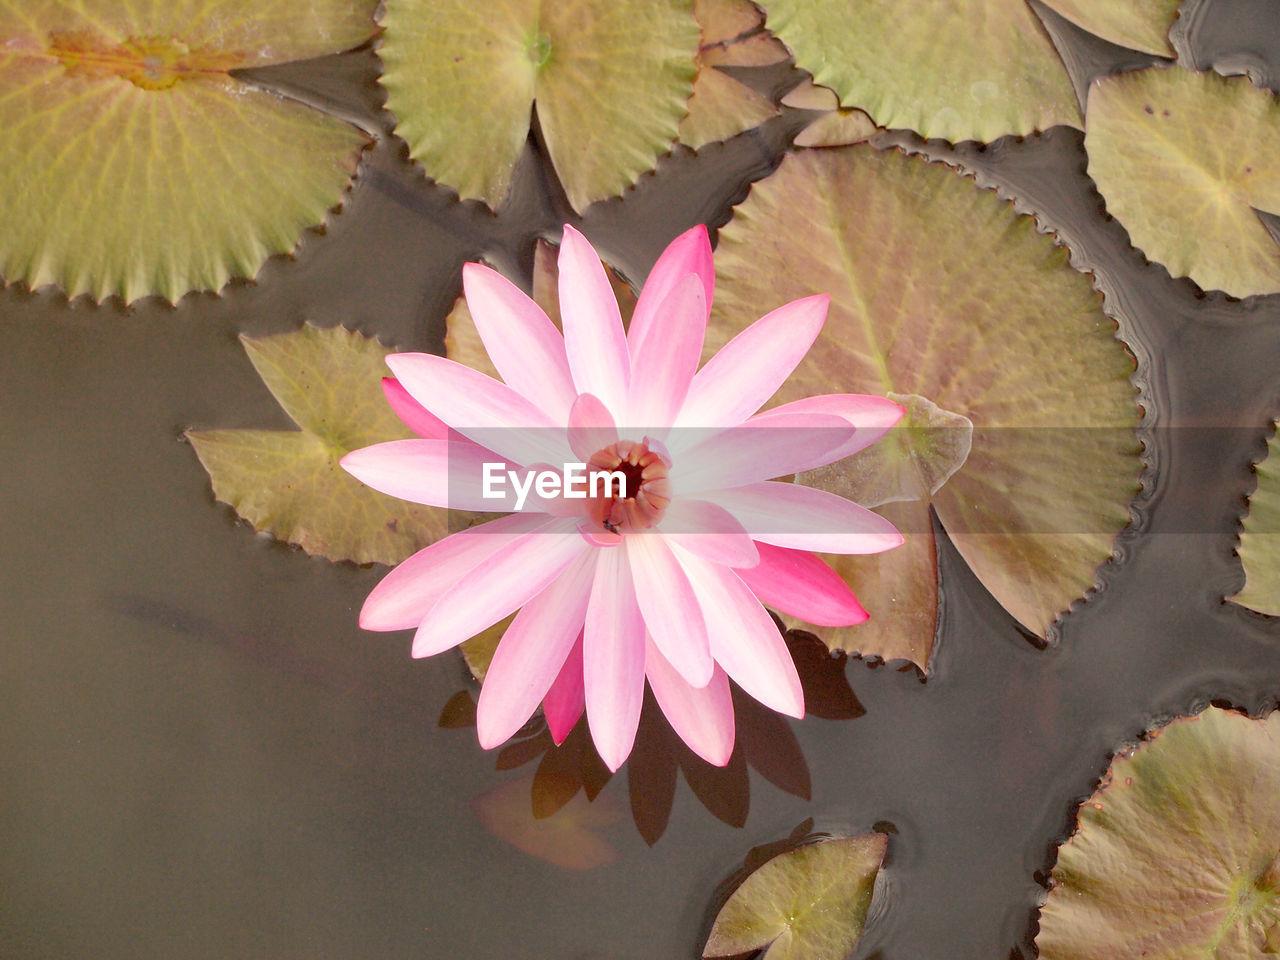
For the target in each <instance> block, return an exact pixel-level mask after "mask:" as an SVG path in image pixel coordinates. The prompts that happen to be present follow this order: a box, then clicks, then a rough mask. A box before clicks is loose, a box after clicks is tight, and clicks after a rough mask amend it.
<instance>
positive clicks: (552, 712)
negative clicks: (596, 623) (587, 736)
mask: <svg viewBox="0 0 1280 960" xmlns="http://www.w3.org/2000/svg"><path fill="white" fill-rule="evenodd" d="M586 707H587V697H586V687H585V685H584V684H583V680H582V632H581V631H579V632H578V639H577V640H576V641H574V644H573V649H572V650H570V651H569V656H567V657H565V661H564V664H563V665H562V666H561V667H560V672H559V673H558V674H556V678H555V679H554V680H553V681H551V689H550V690H548V691H547V695H546V696H545V697H543V698H542V712H543V714H544V715H545V716H546V718H547V729H548V730H549V731H550V732H551V739H552V740H553V741H555V743H556V745H557V746H559V745H560V744H562V743H564V741H565V737H567V736H569V734H570V733H572V732H573V728H574V727H575V726H576V725H577V723H578V720H579V719H580V718H581V717H582V712H583V711H584V710H585V709H586Z"/></svg>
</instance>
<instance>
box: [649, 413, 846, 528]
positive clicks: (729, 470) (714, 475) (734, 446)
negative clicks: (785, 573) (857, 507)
mask: <svg viewBox="0 0 1280 960" xmlns="http://www.w3.org/2000/svg"><path fill="white" fill-rule="evenodd" d="M853 432H854V428H853V427H851V426H849V423H848V421H846V420H843V419H841V418H840V417H833V416H831V415H830V414H791V415H789V416H777V417H770V418H769V419H767V420H761V421H747V422H746V423H740V424H738V425H737V426H735V427H728V428H726V429H724V430H719V431H716V432H714V433H711V434H710V436H707V437H706V439H703V440H701V441H700V442H698V443H696V444H695V445H694V446H692V447H690V448H689V449H687V450H682V451H680V452H679V453H676V454H673V460H674V464H673V466H672V468H671V486H672V489H673V490H674V491H675V492H676V493H677V494H679V495H681V496H685V495H688V494H690V493H698V492H700V491H704V490H721V489H724V488H726V487H737V486H741V485H743V484H748V483H756V482H757V481H760V480H768V479H769V478H771V477H777V476H782V475H783V474H788V473H794V472H795V464H797V463H808V462H809V461H811V460H813V459H814V458H820V457H824V456H826V455H827V454H828V453H829V452H830V451H832V450H834V449H837V448H839V447H841V446H843V445H844V444H845V443H846V442H848V440H849V438H850V437H851V436H852V435H853ZM687 433H695V434H699V435H704V431H701V430H697V431H688V432H687ZM684 436H686V434H681V437H684ZM706 499H708V500H716V498H715V497H707V498H706ZM716 502H719V501H718V500H716ZM738 519H740V520H741V519H742V518H741V517H739V518H738ZM746 527H747V529H748V530H751V531H752V536H754V535H755V532H754V530H752V528H751V525H750V524H746Z"/></svg>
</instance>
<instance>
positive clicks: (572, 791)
mask: <svg viewBox="0 0 1280 960" xmlns="http://www.w3.org/2000/svg"><path fill="white" fill-rule="evenodd" d="M786 641H787V647H788V649H789V650H790V651H791V656H792V659H793V660H794V661H795V664H796V669H797V670H798V671H799V674H800V682H801V684H802V686H803V687H804V696H805V704H806V709H807V713H808V715H809V716H811V717H818V718H822V719H826V720H849V719H853V718H856V717H860V716H862V715H863V714H864V713H865V712H866V711H865V710H864V709H863V707H862V705H861V704H860V703H859V702H858V698H857V697H856V696H855V695H854V692H853V689H852V688H851V687H850V686H849V681H848V679H847V677H846V676H845V661H846V657H845V656H844V655H843V654H835V655H833V654H831V653H829V652H828V650H827V648H826V646H825V645H824V644H823V643H822V642H821V641H820V640H817V639H816V638H814V637H812V636H811V635H809V634H806V633H797V632H795V631H792V632H789V633H788V634H787V635H786ZM733 709H734V714H735V717H736V721H737V741H736V744H735V746H734V751H733V755H732V757H730V759H729V763H728V764H727V765H725V766H724V767H714V766H712V765H711V764H709V763H707V762H706V761H704V760H702V759H701V758H700V757H698V756H697V755H696V754H695V753H694V752H693V751H692V750H690V749H689V748H688V747H687V746H686V745H685V743H684V741H682V740H681V739H680V737H679V736H677V735H676V733H675V731H674V730H672V729H671V727H670V725H669V724H668V723H667V722H666V719H665V718H664V717H663V716H662V711H661V710H660V709H659V708H658V705H657V703H656V701H654V699H653V695H652V694H651V693H650V692H649V691H648V690H647V689H646V691H645V702H644V708H643V711H642V712H641V716H640V726H639V729H638V730H637V732H636V741H635V747H634V748H633V750H632V752H631V757H630V759H629V761H628V762H627V766H626V776H627V788H628V795H629V798H630V806H631V817H632V820H634V822H635V825H636V829H637V830H639V832H640V835H641V836H642V837H643V838H644V839H645V841H646V842H647V843H649V844H650V845H652V844H655V843H657V842H658V840H659V838H660V837H661V836H662V834H663V832H664V831H665V830H666V828H667V823H668V821H669V820H670V817H671V810H672V806H673V804H674V802H675V795H676V782H677V779H678V777H677V774H678V773H682V774H683V775H684V780H685V782H686V783H687V784H688V785H689V788H690V790H692V792H693V794H694V796H695V797H697V798H698V801H699V802H700V803H701V804H702V805H703V806H704V807H705V808H706V809H707V811H708V812H710V813H711V814H712V815H713V816H715V817H716V818H717V819H718V820H720V821H722V822H723V823H725V824H728V825H729V826H731V827H741V826H743V825H744V824H745V823H746V822H747V815H748V813H749V811H750V776H749V773H748V771H749V770H751V769H754V770H755V771H756V772H757V773H758V774H760V775H761V776H762V777H764V779H766V780H768V781H769V782H770V783H771V784H773V785H774V786H775V787H777V788H778V789H779V790H782V791H785V792H786V793H790V794H792V795H793V796H796V797H800V798H801V799H803V800H808V799H809V798H810V788H811V781H810V776H809V765H808V763H807V762H806V761H805V757H804V752H803V751H802V750H801V748H800V742H799V741H798V740H797V739H796V736H795V733H794V732H793V731H792V729H791V724H790V721H788V720H787V718H785V717H783V716H782V715H781V714H778V713H775V712H774V711H772V710H770V709H768V708H767V707H765V706H763V705H762V704H760V703H758V702H757V701H756V700H754V699H753V698H751V697H749V696H747V695H746V694H744V693H743V692H742V691H741V690H739V689H738V688H737V687H733ZM475 711H476V704H475V698H474V695H473V693H472V691H471V690H470V689H466V690H460V691H458V692H457V693H455V694H454V695H453V696H452V697H451V698H450V699H449V701H448V702H447V703H446V704H445V706H444V709H443V710H442V711H441V714H440V719H439V725H440V726H441V727H445V728H450V729H460V728H469V727H474V726H475V722H476V719H475ZM535 761H536V763H537V766H536V768H535V769H534V772H533V774H532V775H531V776H526V777H524V778H522V779H521V780H517V781H511V782H509V783H506V784H503V785H502V786H501V787H500V788H494V790H491V791H487V792H486V793H485V794H482V795H481V796H480V797H477V798H476V799H475V800H474V801H473V809H475V810H477V816H480V819H481V820H482V821H483V822H484V823H485V825H486V827H488V828H489V829H490V830H491V831H492V832H494V833H495V834H497V835H498V836H500V837H502V838H503V839H505V840H508V841H509V842H511V843H513V844H514V845H515V846H517V847H519V848H520V849H522V850H526V852H530V853H534V855H535V856H540V857H542V858H543V859H548V860H549V861H550V862H552V863H559V862H560V861H559V860H555V859H551V858H550V857H548V856H544V854H543V853H541V852H537V851H536V850H534V849H529V848H528V847H526V846H525V845H524V844H525V843H526V842H527V843H533V841H530V840H527V839H526V838H527V837H529V836H531V835H532V834H531V833H530V831H535V832H536V831H543V832H545V833H546V834H547V835H553V836H556V837H558V838H559V839H558V841H557V842H559V843H563V844H566V845H572V844H574V843H577V842H578V841H579V840H580V841H581V843H582V849H580V850H577V851H573V852H570V853H569V854H568V855H569V856H570V858H571V859H573V860H574V864H573V865H572V868H574V869H584V867H582V866H579V865H578V864H579V863H585V862H587V861H589V860H591V859H592V858H593V857H594V856H596V855H598V851H596V841H597V840H598V838H597V837H596V836H595V835H594V834H593V833H591V832H590V831H589V830H587V829H586V827H587V826H589V825H596V826H598V825H600V824H599V823H597V821H599V817H598V816H593V817H588V816H587V814H586V813H585V809H584V804H590V803H594V802H597V798H598V797H599V795H600V792H601V791H602V790H603V789H604V786H605V784H606V783H608V782H609V780H610V779H611V778H612V776H613V775H612V774H611V773H610V772H609V769H608V767H606V766H605V764H604V761H602V760H601V759H600V757H599V755H598V754H597V753H596V750H595V746H594V744H593V743H592V740H591V735H590V732H589V731H588V729H587V724H586V720H585V718H584V719H580V720H579V721H578V725H577V726H576V727H574V729H573V731H572V732H571V733H570V734H569V736H568V737H567V738H566V739H565V741H564V743H563V744H561V745H560V746H559V747H557V746H556V745H555V743H554V742H553V741H552V739H551V734H550V732H549V731H548V730H547V727H546V723H545V721H543V719H542V718H541V716H538V717H535V718H534V719H533V720H531V721H530V722H529V724H527V725H526V726H525V728H524V729H523V730H522V731H521V732H520V733H519V734H517V735H516V737H515V738H514V739H513V740H511V741H510V742H509V743H507V744H506V745H505V746H503V747H502V748H501V749H500V750H498V752H497V755H496V758H495V762H494V765H495V768H496V769H498V770H512V769H517V768H520V767H524V766H526V765H528V764H531V763H534V762H535ZM499 790H500V791H502V793H501V799H500V801H499V800H496V799H487V798H490V797H491V795H494V794H497V793H498V791H499ZM516 796H522V797H523V801H522V802H521V803H519V804H516V803H514V802H513V798H515V797H516ZM606 800H608V798H607V797H605V798H601V801H606ZM481 809H483V811H484V812H483V814H482V813H481V812H480V811H481ZM543 820H549V821H550V820H553V821H554V823H555V827H554V829H552V824H551V823H548V824H546V825H545V827H538V826H536V823H537V821H543ZM608 822H613V821H612V820H609V821H608ZM537 835H539V836H540V835H541V833H538V834H537ZM591 851H596V853H592V852H591ZM558 855H559V856H561V858H562V859H563V858H564V856H565V855H566V854H563V853H562V854H558ZM610 859H611V858H610ZM600 862H601V863H604V862H608V861H607V860H601V861H600ZM560 865H562V866H563V865H566V864H563V863H561V864H560ZM592 865H595V864H592Z"/></svg>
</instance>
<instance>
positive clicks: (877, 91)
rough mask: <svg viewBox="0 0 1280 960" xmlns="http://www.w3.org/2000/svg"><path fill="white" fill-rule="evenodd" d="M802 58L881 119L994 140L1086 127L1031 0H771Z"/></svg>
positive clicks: (847, 100)
mask: <svg viewBox="0 0 1280 960" xmlns="http://www.w3.org/2000/svg"><path fill="white" fill-rule="evenodd" d="M764 6H765V7H766V9H767V12H768V21H767V23H768V27H769V29H770V30H772V31H773V32H774V34H776V35H777V36H778V37H779V38H780V39H781V40H782V41H783V42H784V43H785V44H786V45H787V46H788V47H790V48H791V50H792V51H793V52H794V54H795V58H796V65H797V66H799V67H802V68H804V69H805V70H808V71H809V72H810V73H812V74H813V78H814V80H815V81H817V82H818V83H820V84H823V85H824V86H828V87H831V88H832V89H833V90H835V91H836V93H837V94H839V96H840V102H841V104H842V105H843V106H845V107H858V108H860V109H862V110H865V111H866V112H867V113H868V114H870V115H871V119H872V120H874V121H875V123H876V124H877V125H879V126H881V127H898V128H906V129H909V130H915V131H916V132H918V133H919V134H920V135H921V136H924V137H942V138H944V139H947V140H951V141H953V142H958V141H961V140H983V141H989V140H994V139H996V138H997V137H1001V136H1004V135H1005V134H1027V133H1031V132H1032V131H1034V130H1044V129H1046V128H1048V127H1051V126H1053V125H1054V124H1060V123H1063V124H1069V125H1071V126H1077V127H1078V126H1080V109H1079V107H1078V105H1077V103H1076V97H1075V93H1074V92H1073V90H1072V87H1071V81H1070V80H1069V79H1068V77H1067V73H1066V70H1065V69H1064V68H1063V66H1062V61H1061V60H1060V58H1059V57H1058V52H1057V51H1056V50H1055V49H1054V46H1053V43H1052V41H1051V40H1050V39H1049V35H1048V33H1047V32H1046V31H1045V29H1044V26H1043V25H1042V24H1041V23H1040V21H1039V19H1038V18H1037V17H1036V15H1035V13H1034V12H1033V11H1032V9H1031V7H1030V6H1029V5H1028V4H1027V2H1026V0H859V2H858V3H849V2H848V0H769V2H767V3H765V4H764Z"/></svg>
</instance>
